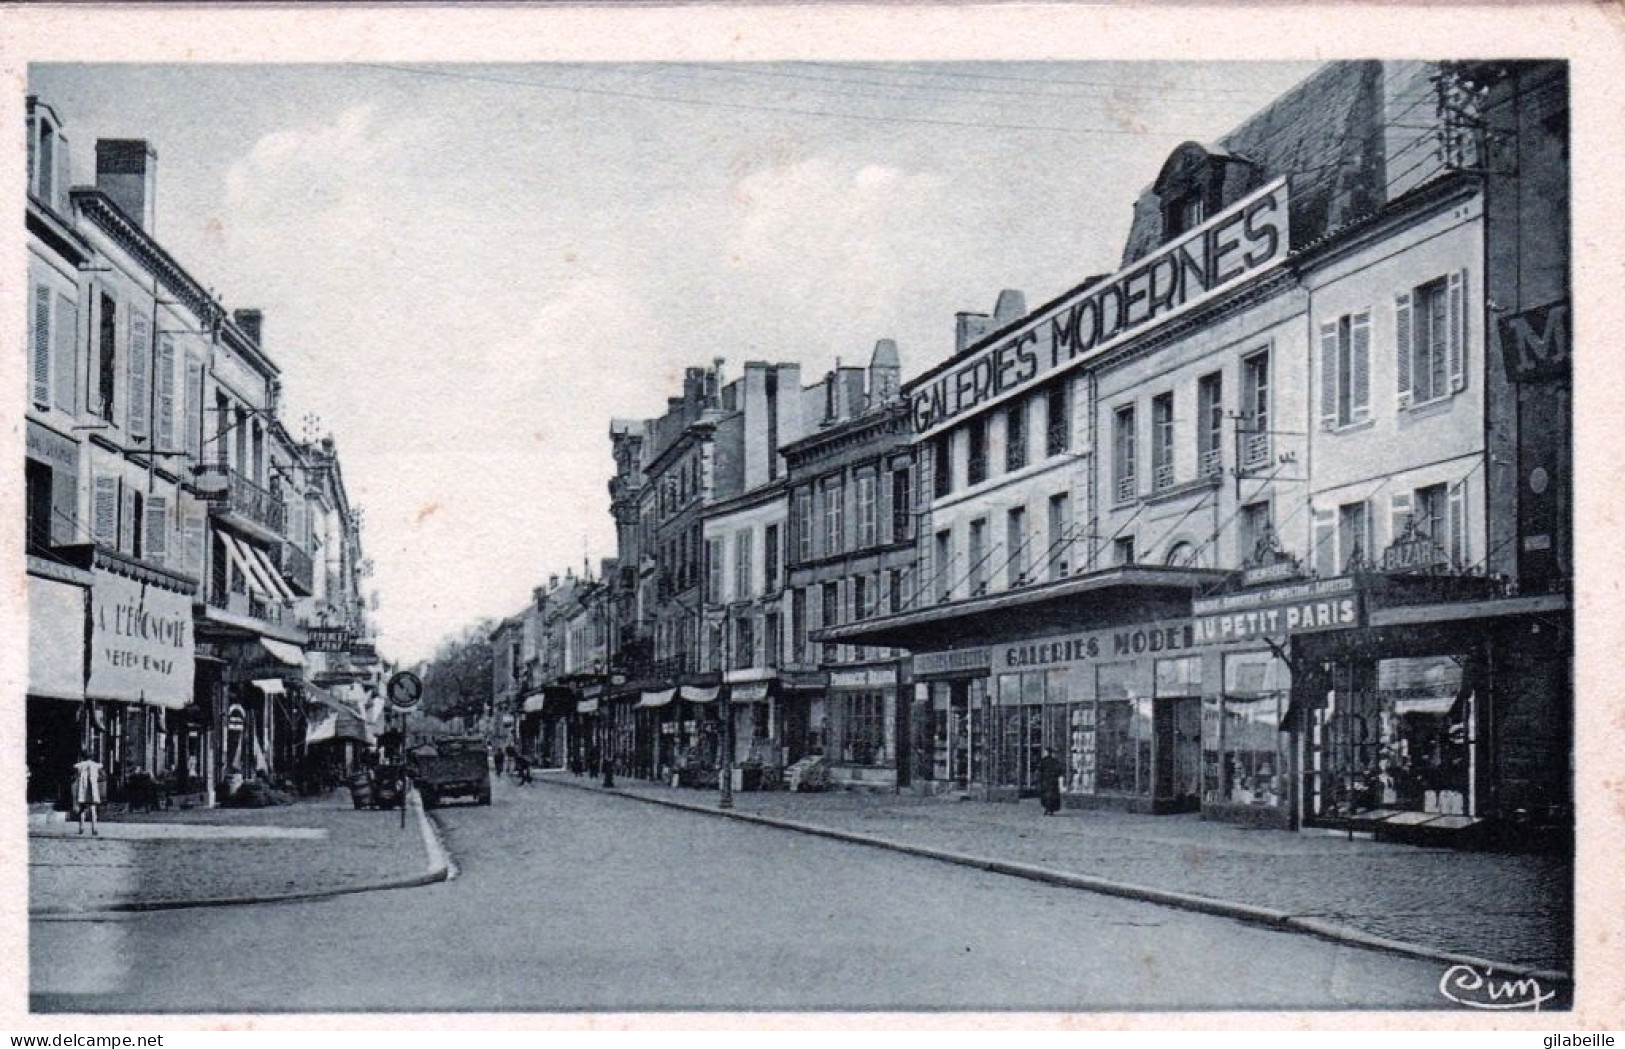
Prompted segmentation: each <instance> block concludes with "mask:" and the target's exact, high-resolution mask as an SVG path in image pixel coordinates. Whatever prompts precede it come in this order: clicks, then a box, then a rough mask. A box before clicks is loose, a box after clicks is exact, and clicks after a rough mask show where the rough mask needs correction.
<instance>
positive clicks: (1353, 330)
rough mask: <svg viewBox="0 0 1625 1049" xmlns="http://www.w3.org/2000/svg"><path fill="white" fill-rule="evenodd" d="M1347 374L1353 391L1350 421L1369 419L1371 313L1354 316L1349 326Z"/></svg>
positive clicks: (1350, 402) (1350, 403)
mask: <svg viewBox="0 0 1625 1049" xmlns="http://www.w3.org/2000/svg"><path fill="white" fill-rule="evenodd" d="M1349 372H1350V373H1351V377H1352V380H1353V383H1354V389H1353V391H1352V392H1351V394H1350V396H1349V405H1350V408H1351V416H1352V419H1351V421H1353V422H1364V421H1365V420H1367V419H1369V418H1371V311H1370V310H1365V311H1363V312H1361V313H1356V314H1355V315H1354V320H1353V321H1352V322H1351V323H1350V325H1349Z"/></svg>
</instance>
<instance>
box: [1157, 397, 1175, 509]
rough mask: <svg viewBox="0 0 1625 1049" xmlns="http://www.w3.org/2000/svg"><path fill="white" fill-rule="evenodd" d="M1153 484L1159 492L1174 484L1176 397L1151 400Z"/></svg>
mask: <svg viewBox="0 0 1625 1049" xmlns="http://www.w3.org/2000/svg"><path fill="white" fill-rule="evenodd" d="M1151 482H1152V484H1153V485H1155V486H1156V488H1157V490H1158V491H1161V490H1162V489H1164V488H1172V487H1173V484H1174V395H1173V394H1172V393H1163V394H1158V395H1157V396H1155V397H1153V398H1151Z"/></svg>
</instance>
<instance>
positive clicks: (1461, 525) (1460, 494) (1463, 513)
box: [1450, 481, 1467, 569]
mask: <svg viewBox="0 0 1625 1049" xmlns="http://www.w3.org/2000/svg"><path fill="white" fill-rule="evenodd" d="M1450 561H1451V563H1452V564H1453V565H1455V566H1456V567H1457V568H1458V569H1459V568H1466V567H1467V482H1465V481H1457V482H1456V483H1455V484H1453V485H1451V486H1450Z"/></svg>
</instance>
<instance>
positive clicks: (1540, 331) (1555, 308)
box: [1500, 299, 1573, 382]
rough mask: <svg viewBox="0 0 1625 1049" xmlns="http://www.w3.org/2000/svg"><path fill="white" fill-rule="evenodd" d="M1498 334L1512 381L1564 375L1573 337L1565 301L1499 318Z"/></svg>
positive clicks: (1567, 303) (1566, 370)
mask: <svg viewBox="0 0 1625 1049" xmlns="http://www.w3.org/2000/svg"><path fill="white" fill-rule="evenodd" d="M1500 335H1501V356H1502V359H1503V360H1505V361H1506V368H1507V374H1508V375H1509V376H1511V378H1512V380H1513V381H1514V382H1525V381H1528V380H1531V379H1551V378H1556V377H1559V376H1563V375H1567V374H1568V371H1569V355H1570V352H1571V348H1572V345H1573V343H1572V339H1573V336H1572V333H1571V330H1570V326H1569V301H1568V300H1567V299H1560V300H1559V301H1557V302H1553V303H1548V304H1547V305H1545V306H1537V307H1535V308H1534V309H1532V310H1525V311H1524V312H1522V313H1515V314H1513V315H1512V316H1510V317H1503V318H1502V319H1501V323H1500Z"/></svg>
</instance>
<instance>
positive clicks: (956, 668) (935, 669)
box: [914, 648, 992, 677]
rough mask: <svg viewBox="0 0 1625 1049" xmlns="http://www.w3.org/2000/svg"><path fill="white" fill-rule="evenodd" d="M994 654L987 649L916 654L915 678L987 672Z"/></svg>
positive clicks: (964, 649) (960, 649)
mask: <svg viewBox="0 0 1625 1049" xmlns="http://www.w3.org/2000/svg"><path fill="white" fill-rule="evenodd" d="M991 661H992V653H991V652H990V651H989V650H988V649H986V648H952V649H948V650H947V651H944V652H916V653H914V676H915V677H927V676H930V675H932V674H936V675H942V674H961V673H973V674H974V673H979V672H986V670H987V668H988V666H989V665H990V663H991Z"/></svg>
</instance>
